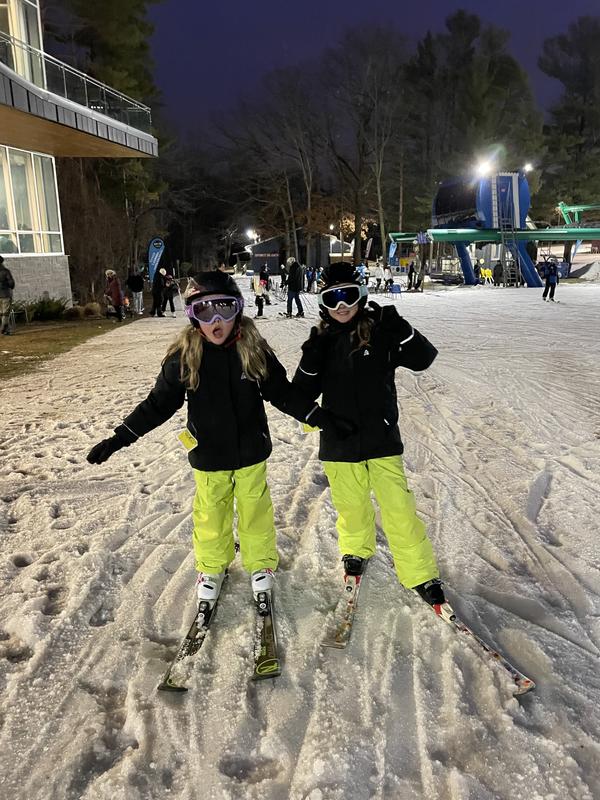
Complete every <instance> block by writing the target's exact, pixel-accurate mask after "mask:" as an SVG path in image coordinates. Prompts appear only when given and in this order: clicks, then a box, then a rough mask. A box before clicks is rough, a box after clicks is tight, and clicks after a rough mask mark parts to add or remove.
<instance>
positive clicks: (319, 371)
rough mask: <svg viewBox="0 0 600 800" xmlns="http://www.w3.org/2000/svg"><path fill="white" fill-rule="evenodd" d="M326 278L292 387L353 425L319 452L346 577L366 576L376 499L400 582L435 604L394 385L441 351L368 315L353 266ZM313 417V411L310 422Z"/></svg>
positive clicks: (401, 322) (437, 594)
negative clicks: (317, 318) (401, 373)
mask: <svg viewBox="0 0 600 800" xmlns="http://www.w3.org/2000/svg"><path fill="white" fill-rule="evenodd" d="M324 280H325V287H324V289H323V290H322V291H321V294H320V295H319V306H320V309H321V316H322V318H323V323H322V324H321V326H320V328H318V329H317V328H313V329H312V331H311V334H310V338H309V339H308V341H306V342H305V343H304V345H303V346H302V351H303V354H302V359H301V361H300V365H299V367H298V369H297V371H296V374H295V376H294V381H293V382H294V384H295V385H297V386H298V387H301V388H302V389H303V390H304V391H305V392H306V393H307V394H308V395H310V397H311V398H312V399H316V398H317V397H318V396H319V395H321V394H322V395H323V400H322V404H323V409H322V411H323V412H329V413H333V414H334V415H339V416H340V417H343V418H345V419H346V420H347V421H348V422H349V424H350V426H351V427H353V433H351V434H350V435H348V436H346V437H345V438H343V439H342V438H340V437H339V435H338V434H337V432H336V431H335V430H334V429H333V428H328V429H327V428H326V429H323V430H322V432H321V442H320V450H319V457H320V458H321V460H322V461H323V462H324V464H323V466H324V469H325V473H326V475H327V478H328V480H329V485H330V488H331V497H332V500H333V504H334V506H335V508H336V511H337V513H338V520H337V530H338V535H339V547H340V551H341V553H342V556H343V561H344V565H345V568H346V575H360V574H362V571H363V569H364V566H365V562H366V560H367V559H369V558H370V557H371V556H372V555H373V554H374V552H375V514H374V510H373V505H372V502H371V491H373V493H374V494H375V497H376V499H377V502H378V504H379V507H380V509H381V520H382V525H383V529H384V532H385V534H386V536H387V539H388V542H389V545H390V550H391V552H392V555H393V557H394V564H395V567H396V573H397V575H398V578H399V580H400V582H401V583H402V584H403V585H404V586H406V587H407V588H414V589H415V590H416V591H417V592H418V593H419V594H420V596H421V597H422V598H423V599H424V600H426V601H427V602H428V603H430V604H431V605H433V606H437V605H440V604H442V603H444V602H445V598H444V593H443V590H442V585H441V582H440V581H439V579H438V576H439V573H438V568H437V564H436V561H435V556H434V554H433V549H432V547H431V543H430V541H429V539H428V537H427V534H426V530H425V525H424V523H423V522H422V521H421V520H420V519H419V517H418V516H417V514H416V509H415V501H414V496H413V494H412V492H411V491H410V490H409V489H408V486H407V482H406V477H405V474H404V467H403V463H402V452H403V449H404V447H403V444H402V439H401V437H400V430H399V428H398V401H397V397H396V387H395V384H394V372H395V370H396V368H397V367H406V368H408V369H411V370H415V371H420V370H424V369H427V367H428V366H429V365H430V364H431V363H432V362H433V360H434V359H435V357H436V355H437V350H436V349H435V347H434V346H433V345H432V344H431V343H430V342H429V341H428V340H427V339H426V338H425V337H424V336H422V335H421V334H420V333H419V332H418V331H416V330H415V329H414V328H412V327H411V325H410V324H409V323H408V322H407V321H406V320H405V319H403V318H402V317H400V316H399V315H398V313H397V311H396V309H395V308H394V307H393V306H385V307H383V308H381V307H380V306H378V305H377V304H376V303H373V302H371V303H370V304H369V305H370V308H369V309H367V307H366V300H367V288H366V287H365V286H361V285H359V281H358V277H357V276H356V275H355V273H354V268H353V267H352V266H351V265H349V264H344V263H340V264H333V265H332V266H331V267H330V269H329V272H328V274H327V275H326V276H324ZM319 411H321V409H319ZM315 414H316V415H317V417H318V414H317V412H316V411H315ZM315 414H311V413H309V415H308V423H309V424H310V423H311V422H313V420H314V416H315ZM316 424H317V425H319V422H318V420H317V423H316ZM319 426H320V425H319Z"/></svg>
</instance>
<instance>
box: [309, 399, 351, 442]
mask: <svg viewBox="0 0 600 800" xmlns="http://www.w3.org/2000/svg"><path fill="white" fill-rule="evenodd" d="M306 421H307V423H308V424H309V425H316V426H317V428H321V430H322V431H329V432H330V433H333V435H334V436H335V437H336V438H337V439H347V438H348V437H349V436H352V434H353V433H356V430H357V428H356V425H355V424H354V423H353V422H350V420H349V419H345V418H344V417H338V416H337V415H336V414H332V413H331V411H327V410H326V409H324V408H321V407H320V406H315V409H314V411H311V413H310V414H309V417H308V419H307V420H306Z"/></svg>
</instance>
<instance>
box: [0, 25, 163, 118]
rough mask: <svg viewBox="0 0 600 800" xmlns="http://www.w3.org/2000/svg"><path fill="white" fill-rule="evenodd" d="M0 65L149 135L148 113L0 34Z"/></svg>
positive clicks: (107, 89) (44, 87)
mask: <svg viewBox="0 0 600 800" xmlns="http://www.w3.org/2000/svg"><path fill="white" fill-rule="evenodd" d="M0 62H1V63H3V64H6V66H7V67H10V69H12V70H14V71H15V72H16V73H18V74H19V75H21V76H22V77H24V78H26V79H27V80H28V81H31V83H33V84H35V85H36V86H39V87H40V88H41V89H46V90H47V91H49V92H52V93H53V94H57V95H59V96H60V97H64V98H66V99H67V100H71V101H72V102H73V103H78V104H79V105H81V106H85V107H86V108H89V109H90V110H91V111H96V112H97V113H99V114H104V115H105V116H107V117H110V118H111V119H115V120H118V121H119V122H123V123H125V125H130V126H131V127H132V128H137V130H140V131H144V132H145V133H150V132H151V127H152V119H151V116H150V109H149V108H148V106H144V105H142V104H141V103H138V102H137V101H135V100H132V99H131V97H127V96H126V95H124V94H121V93H120V92H117V91H115V90H114V89H111V88H110V87H109V86H105V85H104V84H103V83H100V82H99V81H96V80H94V78H90V77H89V76H88V75H86V74H85V73H83V72H80V71H79V70H77V69H74V68H73V67H70V66H69V65H68V64H63V62H62V61H59V60H58V59H56V58H53V57H52V56H49V55H47V54H46V53H43V52H42V51H41V50H36V49H35V48H34V47H30V46H29V45H27V44H25V43H24V42H21V41H19V40H18V39H15V38H14V37H13V36H10V35H9V34H7V33H4V32H3V31H0Z"/></svg>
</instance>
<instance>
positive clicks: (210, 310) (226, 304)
mask: <svg viewBox="0 0 600 800" xmlns="http://www.w3.org/2000/svg"><path fill="white" fill-rule="evenodd" d="M243 307H244V301H243V300H242V298H241V297H231V296H230V295H224V296H223V297H211V298H204V297H200V298H199V299H198V300H193V301H192V302H191V303H190V304H189V306H186V307H185V313H186V315H187V317H188V318H189V319H195V320H196V322H199V323H200V325H212V324H213V322H216V321H217V320H221V322H231V320H232V319H234V317H235V316H236V315H237V314H239V313H240V311H241V310H242V309H243Z"/></svg>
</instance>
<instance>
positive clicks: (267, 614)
mask: <svg viewBox="0 0 600 800" xmlns="http://www.w3.org/2000/svg"><path fill="white" fill-rule="evenodd" d="M256 614H257V620H256V622H257V626H256V644H255V648H254V672H253V675H252V680H253V681H260V680H264V679H265V678H276V677H277V676H278V675H281V660H280V658H279V650H278V647H277V630H276V627H275V610H274V606H273V590H272V589H270V590H269V591H267V592H259V593H258V595H257V597H256Z"/></svg>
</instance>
